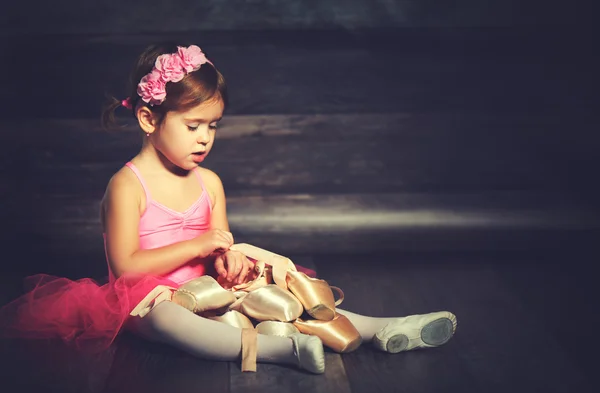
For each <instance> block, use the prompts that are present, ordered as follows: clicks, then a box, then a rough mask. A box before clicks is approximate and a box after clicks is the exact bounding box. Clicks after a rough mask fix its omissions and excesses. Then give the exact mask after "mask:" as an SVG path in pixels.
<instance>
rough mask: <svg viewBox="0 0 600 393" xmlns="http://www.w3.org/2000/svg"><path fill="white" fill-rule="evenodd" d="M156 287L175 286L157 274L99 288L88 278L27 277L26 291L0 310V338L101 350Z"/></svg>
mask: <svg viewBox="0 0 600 393" xmlns="http://www.w3.org/2000/svg"><path fill="white" fill-rule="evenodd" d="M157 285H167V286H172V287H175V288H177V287H178V286H179V285H178V284H176V283H175V282H173V281H171V280H168V279H166V278H164V277H157V276H122V277H119V278H118V279H116V280H115V281H113V282H109V283H107V284H104V285H100V284H98V283H97V282H96V281H94V280H92V279H89V278H83V279H80V280H76V281H73V280H70V279H67V278H61V277H55V276H50V275H47V274H38V275H34V276H30V277H27V278H26V279H25V287H26V293H25V294H24V295H22V296H21V297H19V298H17V299H15V300H13V301H12V302H10V303H8V304H7V305H5V306H3V307H2V308H1V309H0V337H4V338H26V339H43V338H59V339H62V340H63V341H65V342H67V343H69V344H72V345H74V346H75V347H76V348H77V349H79V350H82V351H86V352H88V351H89V352H97V351H102V350H105V349H107V348H108V347H109V346H110V345H111V344H112V342H113V341H114V340H115V338H116V336H117V334H118V333H119V332H120V331H121V329H122V328H123V326H124V325H125V323H126V322H127V320H128V318H129V313H130V312H131V311H132V310H133V308H134V307H135V306H136V305H137V304H138V303H139V302H140V301H141V300H142V299H143V298H144V297H145V296H146V295H147V294H148V293H149V292H150V291H151V290H152V289H154V288H155V287H156V286H157Z"/></svg>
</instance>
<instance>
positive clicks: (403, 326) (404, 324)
mask: <svg viewBox="0 0 600 393" xmlns="http://www.w3.org/2000/svg"><path fill="white" fill-rule="evenodd" d="M456 324H457V322H456V316H455V315H454V314H452V313H451V312H448V311H440V312H434V313H430V314H423V315H411V316H408V317H404V318H398V319H396V320H394V321H391V322H390V323H388V324H387V325H386V326H385V327H384V328H383V329H381V330H380V331H379V332H377V333H376V334H375V335H374V336H373V345H374V346H375V348H377V349H379V350H381V351H384V352H388V353H398V352H403V351H410V350H411V349H417V348H430V347H437V346H440V345H442V344H445V343H446V342H448V340H450V338H452V336H453V335H454V332H455V331H456Z"/></svg>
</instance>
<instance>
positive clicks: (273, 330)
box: [256, 321, 300, 337]
mask: <svg viewBox="0 0 600 393" xmlns="http://www.w3.org/2000/svg"><path fill="white" fill-rule="evenodd" d="M256 331H257V332H258V333H259V334H265V335H267V336H280V337H289V336H290V335H292V334H294V333H300V332H299V331H298V328H296V326H294V324H292V323H290V322H280V321H262V322H261V323H259V324H258V325H256Z"/></svg>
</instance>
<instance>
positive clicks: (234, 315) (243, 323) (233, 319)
mask: <svg viewBox="0 0 600 393" xmlns="http://www.w3.org/2000/svg"><path fill="white" fill-rule="evenodd" d="M203 316H204V315H203ZM205 317H206V318H208V319H212V320H213V321H219V322H223V323H226V324H227V325H230V326H233V327H236V328H240V329H254V325H253V324H252V321H250V319H248V317H247V316H245V315H244V314H242V313H241V312H239V311H235V310H229V311H227V312H225V313H223V314H219V315H206V316H205Z"/></svg>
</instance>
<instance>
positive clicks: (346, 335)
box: [294, 314, 362, 353]
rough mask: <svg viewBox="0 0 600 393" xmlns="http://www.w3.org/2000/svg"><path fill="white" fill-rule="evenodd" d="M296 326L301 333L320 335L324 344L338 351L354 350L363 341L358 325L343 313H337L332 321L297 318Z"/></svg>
mask: <svg viewBox="0 0 600 393" xmlns="http://www.w3.org/2000/svg"><path fill="white" fill-rule="evenodd" d="M294 326H296V327H297V328H298V330H299V331H300V332H301V333H304V334H310V335H313V336H317V337H319V338H320V339H321V341H323V345H325V346H326V347H329V348H331V349H332V350H333V351H335V352H338V353H348V352H352V351H354V350H355V349H356V348H358V347H359V346H360V344H361V343H362V337H361V336H360V333H359V332H358V330H357V329H356V327H354V325H353V324H352V322H350V320H349V319H348V318H346V317H345V316H344V315H342V314H336V315H335V318H334V319H332V320H331V321H320V320H318V319H311V320H302V319H297V320H296V321H294Z"/></svg>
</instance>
